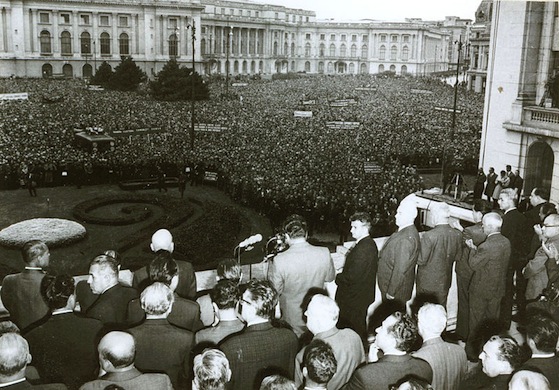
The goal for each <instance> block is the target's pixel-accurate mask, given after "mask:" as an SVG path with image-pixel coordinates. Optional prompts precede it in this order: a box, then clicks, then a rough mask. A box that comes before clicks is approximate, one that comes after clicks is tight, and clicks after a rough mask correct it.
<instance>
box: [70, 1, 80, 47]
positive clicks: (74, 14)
mask: <svg viewBox="0 0 559 390" xmlns="http://www.w3.org/2000/svg"><path fill="white" fill-rule="evenodd" d="M78 17H79V16H78V11H72V37H73V41H72V51H73V52H74V53H76V54H81V45H80V30H79V28H78Z"/></svg>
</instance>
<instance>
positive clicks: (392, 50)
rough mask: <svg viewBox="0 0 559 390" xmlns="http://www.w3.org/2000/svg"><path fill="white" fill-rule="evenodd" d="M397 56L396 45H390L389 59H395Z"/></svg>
mask: <svg viewBox="0 0 559 390" xmlns="http://www.w3.org/2000/svg"><path fill="white" fill-rule="evenodd" d="M397 56H398V48H397V47H396V46H392V47H391V48H390V61H396V57H397Z"/></svg>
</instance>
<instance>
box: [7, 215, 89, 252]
mask: <svg viewBox="0 0 559 390" xmlns="http://www.w3.org/2000/svg"><path fill="white" fill-rule="evenodd" d="M86 233H87V232H86V230H85V227H83V226H82V225H81V224H79V223H77V222H74V221H70V220H67V219H59V218H34V219H28V220H26V221H22V222H18V223H15V224H13V225H10V226H8V227H7V228H5V229H3V230H1V231H0V245H3V246H7V247H10V248H21V247H22V246H23V245H24V244H25V243H26V242H27V241H30V240H41V241H44V242H45V243H46V244H47V245H48V246H49V248H55V247H61V246H66V245H69V244H71V243H74V242H76V241H79V240H81V239H83V238H84V237H85V236H86Z"/></svg>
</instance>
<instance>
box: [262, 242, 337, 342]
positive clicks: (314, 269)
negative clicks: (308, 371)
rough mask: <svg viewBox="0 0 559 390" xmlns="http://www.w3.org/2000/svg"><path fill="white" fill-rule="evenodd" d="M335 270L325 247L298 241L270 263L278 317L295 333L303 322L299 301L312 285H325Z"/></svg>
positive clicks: (300, 332) (330, 279)
mask: <svg viewBox="0 0 559 390" xmlns="http://www.w3.org/2000/svg"><path fill="white" fill-rule="evenodd" d="M335 276H336V269H335V268H334V263H333V261H332V257H331V256H330V251H329V250H328V248H323V247H318V246H313V245H311V244H309V243H308V242H306V241H304V242H297V243H294V244H293V245H291V246H290V247H289V249H288V250H286V251H285V252H282V253H278V254H277V256H276V257H275V258H274V260H273V261H272V262H271V263H270V267H269V269H268V279H269V280H270V282H271V283H272V285H273V286H274V287H275V289H276V290H277V291H278V294H279V297H280V299H279V301H280V308H281V316H282V319H283V320H285V321H286V322H287V323H289V325H291V326H292V327H293V330H294V332H295V333H296V334H297V335H301V334H303V332H304V330H305V322H304V321H303V312H302V310H301V303H302V302H303V298H304V297H305V294H306V293H307V292H308V291H309V289H310V288H312V287H319V288H324V283H325V282H331V281H332V280H334V277H335Z"/></svg>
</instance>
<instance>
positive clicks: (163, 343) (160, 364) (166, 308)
mask: <svg viewBox="0 0 559 390" xmlns="http://www.w3.org/2000/svg"><path fill="white" fill-rule="evenodd" d="M174 299H175V297H174V295H173V291H172V290H171V289H170V288H169V287H167V286H166V285H165V284H163V283H160V282H155V283H153V284H151V285H149V286H148V287H146V288H145V290H144V291H143V292H142V295H141V298H140V300H141V304H142V309H144V311H145V312H146V320H145V321H144V322H143V323H142V324H141V325H139V326H136V327H134V328H131V329H130V330H129V332H130V333H131V334H132V336H134V339H135V340H136V359H135V364H136V367H137V368H138V369H139V370H141V371H146V372H165V373H166V374H167V375H169V378H170V379H171V383H172V384H173V386H174V387H175V388H176V389H182V388H184V387H185V386H186V384H187V381H186V377H185V373H186V374H190V359H189V356H188V354H189V353H190V350H191V349H192V347H193V345H194V333H192V332H190V331H188V330H186V329H181V328H178V327H176V326H173V325H171V324H170V323H169V322H168V321H167V317H168V316H169V313H170V312H171V308H172V306H173V302H174Z"/></svg>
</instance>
